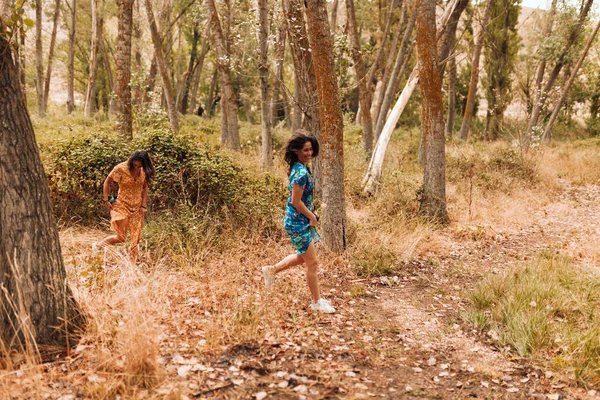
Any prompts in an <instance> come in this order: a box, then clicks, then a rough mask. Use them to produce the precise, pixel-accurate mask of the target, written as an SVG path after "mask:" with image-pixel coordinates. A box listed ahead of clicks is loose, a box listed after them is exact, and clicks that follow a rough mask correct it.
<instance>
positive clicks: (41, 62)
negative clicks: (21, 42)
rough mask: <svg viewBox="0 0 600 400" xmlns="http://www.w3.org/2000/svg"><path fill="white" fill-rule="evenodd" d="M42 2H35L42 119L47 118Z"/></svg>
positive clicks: (37, 71)
mask: <svg viewBox="0 0 600 400" xmlns="http://www.w3.org/2000/svg"><path fill="white" fill-rule="evenodd" d="M42 22H43V13H42V0H36V2H35V66H36V79H35V89H36V93H37V106H38V115H39V116H40V117H42V118H44V117H45V116H46V112H45V110H44V49H43V45H42Z"/></svg>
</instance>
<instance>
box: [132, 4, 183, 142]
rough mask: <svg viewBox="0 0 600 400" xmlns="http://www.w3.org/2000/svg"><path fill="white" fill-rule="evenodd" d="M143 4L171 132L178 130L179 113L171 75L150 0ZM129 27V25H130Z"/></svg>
mask: <svg viewBox="0 0 600 400" xmlns="http://www.w3.org/2000/svg"><path fill="white" fill-rule="evenodd" d="M144 4H145V6H146V13H147V14H148V25H149V26H150V34H151V36H152V44H153V45H154V56H155V57H156V64H157V65H158V70H159V71H160V76H161V78H162V81H163V86H164V89H165V98H166V101H167V109H168V112H169V122H170V126H171V130H172V131H173V132H178V131H179V115H178V114H177V109H176V108H175V99H174V98H173V86H172V85H171V77H170V76H169V69H168V67H167V64H166V61H165V58H164V55H163V50H162V40H161V37H160V34H159V33H158V28H157V27H156V21H155V19H154V11H153V10H152V3H151V1H150V0H145V1H144ZM130 27H131V25H130ZM129 32H130V36H129V60H130V62H131V29H130V30H129ZM129 96H130V98H131V94H130V95H129Z"/></svg>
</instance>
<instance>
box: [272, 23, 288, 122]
mask: <svg viewBox="0 0 600 400" xmlns="http://www.w3.org/2000/svg"><path fill="white" fill-rule="evenodd" d="M283 18H284V20H283V21H282V22H281V25H280V26H279V35H278V37H277V42H276V43H275V76H274V79H273V97H272V99H271V113H272V123H271V124H272V126H274V127H275V126H277V124H278V123H279V107H280V104H281V103H280V102H279V92H282V96H285V88H284V90H280V89H281V88H282V87H283V63H284V60H285V42H286V27H285V16H284V17H283Z"/></svg>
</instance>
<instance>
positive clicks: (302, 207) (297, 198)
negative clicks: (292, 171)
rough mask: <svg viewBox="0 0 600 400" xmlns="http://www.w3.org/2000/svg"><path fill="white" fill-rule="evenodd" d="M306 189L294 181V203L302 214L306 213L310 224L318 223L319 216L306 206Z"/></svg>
mask: <svg viewBox="0 0 600 400" xmlns="http://www.w3.org/2000/svg"><path fill="white" fill-rule="evenodd" d="M303 191H304V190H303V189H302V187H300V185H298V184H297V183H294V186H293V187H292V205H293V206H294V207H295V208H296V210H298V211H299V212H300V213H301V214H302V215H304V216H305V217H306V218H308V220H309V221H310V226H316V225H317V217H316V216H315V214H314V213H313V212H312V211H310V210H309V209H308V207H306V204H304V203H303V202H302V192H303Z"/></svg>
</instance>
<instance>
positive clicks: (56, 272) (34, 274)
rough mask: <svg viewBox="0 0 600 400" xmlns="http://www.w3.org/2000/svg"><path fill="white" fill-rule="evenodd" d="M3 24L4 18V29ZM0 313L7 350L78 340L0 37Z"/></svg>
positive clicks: (46, 196)
mask: <svg viewBox="0 0 600 400" xmlns="http://www.w3.org/2000/svg"><path fill="white" fill-rule="evenodd" d="M3 30H4V27H3V26H2V24H1V23H0V31H3ZM0 87H2V96H0V120H1V121H3V123H2V124H0V160H2V162H1V163H0V286H1V288H2V292H3V293H2V295H1V296H0V299H1V300H0V303H1V304H2V307H1V310H2V311H1V313H2V318H1V319H0V332H1V335H2V337H1V340H2V342H3V344H4V346H6V347H5V349H4V351H9V350H11V349H14V350H16V351H17V352H24V351H27V352H31V353H34V352H35V353H37V350H38V347H37V346H38V345H42V344H47V345H53V346H60V347H61V348H64V347H65V346H66V347H69V348H70V347H74V346H75V345H76V344H77V340H78V338H77V332H78V328H80V327H81V326H82V325H83V324H82V323H83V317H82V316H81V314H80V313H79V306H78V305H77V303H76V301H75V299H74V298H73V295H72V293H71V291H70V289H69V287H68V286H67V275H66V272H65V266H64V263H63V259H62V254H61V250H60V242H59V239H58V230H57V228H56V223H55V221H54V218H53V213H52V204H51V201H50V190H49V188H48V182H47V180H46V175H45V173H44V167H43V165H42V161H41V159H40V155H39V151H38V147H37V144H36V141H35V133H34V131H33V126H32V124H31V120H30V118H29V113H28V111H27V105H26V104H25V102H24V101H23V95H22V94H21V93H20V92H21V88H20V84H19V79H18V76H17V75H16V69H15V65H14V62H13V60H12V55H11V49H10V45H9V43H8V42H7V41H6V40H5V39H4V37H3V36H0Z"/></svg>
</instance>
